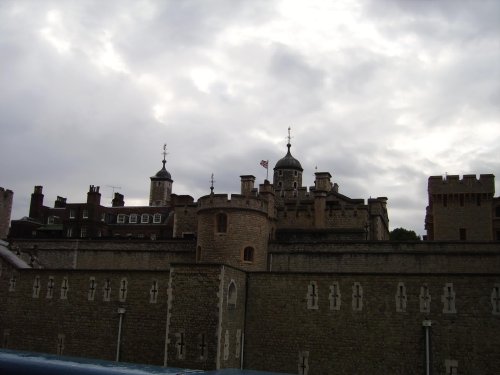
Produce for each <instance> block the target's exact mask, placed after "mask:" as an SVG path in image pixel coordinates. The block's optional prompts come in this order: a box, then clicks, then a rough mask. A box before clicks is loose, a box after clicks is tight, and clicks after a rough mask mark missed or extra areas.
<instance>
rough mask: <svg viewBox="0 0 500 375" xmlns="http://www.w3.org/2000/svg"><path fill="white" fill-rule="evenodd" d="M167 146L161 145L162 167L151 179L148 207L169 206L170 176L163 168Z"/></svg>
mask: <svg viewBox="0 0 500 375" xmlns="http://www.w3.org/2000/svg"><path fill="white" fill-rule="evenodd" d="M166 150H167V145H163V160H162V163H163V167H162V168H161V169H160V170H159V171H158V172H157V173H156V174H155V175H154V176H152V177H150V178H151V187H150V189H149V205H150V206H168V205H169V204H170V195H171V194H172V183H173V181H172V176H171V175H170V173H169V172H168V171H167V169H166V168H165V164H166V163H167V161H166V159H165V157H166V156H167V151H166Z"/></svg>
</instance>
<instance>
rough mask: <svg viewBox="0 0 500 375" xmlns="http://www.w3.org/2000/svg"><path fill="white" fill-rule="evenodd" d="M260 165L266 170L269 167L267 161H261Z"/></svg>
mask: <svg viewBox="0 0 500 375" xmlns="http://www.w3.org/2000/svg"><path fill="white" fill-rule="evenodd" d="M260 165H262V166H263V167H264V168H266V169H267V168H268V167H269V162H268V161H267V160H262V161H261V162H260Z"/></svg>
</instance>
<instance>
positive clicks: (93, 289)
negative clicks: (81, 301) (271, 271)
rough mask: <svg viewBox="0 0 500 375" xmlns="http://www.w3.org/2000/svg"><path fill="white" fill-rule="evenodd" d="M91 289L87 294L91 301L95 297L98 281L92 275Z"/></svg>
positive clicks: (90, 280)
mask: <svg viewBox="0 0 500 375" xmlns="http://www.w3.org/2000/svg"><path fill="white" fill-rule="evenodd" d="M89 283H90V284H89V291H88V294H87V299H88V300H89V301H93V300H94V298H95V291H96V289H97V283H96V281H95V277H91V278H90V279H89Z"/></svg>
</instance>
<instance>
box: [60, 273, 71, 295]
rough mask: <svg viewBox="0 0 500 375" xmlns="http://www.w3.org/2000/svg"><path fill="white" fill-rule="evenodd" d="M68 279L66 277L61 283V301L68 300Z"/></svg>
mask: <svg viewBox="0 0 500 375" xmlns="http://www.w3.org/2000/svg"><path fill="white" fill-rule="evenodd" d="M68 289H69V286H68V278H67V277H64V278H63V279H62V283H61V299H68Z"/></svg>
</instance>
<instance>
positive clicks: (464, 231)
mask: <svg viewBox="0 0 500 375" xmlns="http://www.w3.org/2000/svg"><path fill="white" fill-rule="evenodd" d="M459 236H460V241H465V240H466V239H467V229H465V228H460V229H459Z"/></svg>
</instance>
